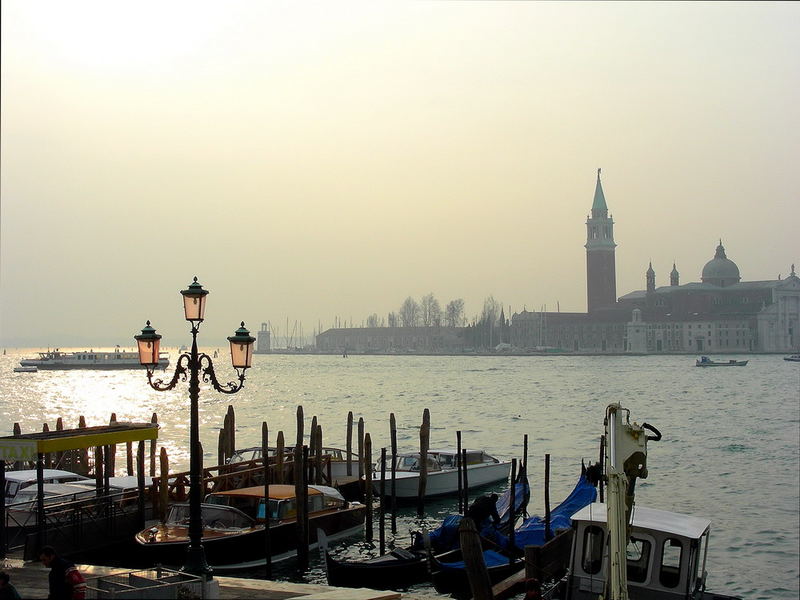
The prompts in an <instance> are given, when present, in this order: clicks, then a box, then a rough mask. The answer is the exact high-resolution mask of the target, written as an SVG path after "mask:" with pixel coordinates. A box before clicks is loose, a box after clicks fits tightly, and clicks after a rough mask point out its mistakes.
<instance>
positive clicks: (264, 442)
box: [261, 421, 272, 579]
mask: <svg viewBox="0 0 800 600" xmlns="http://www.w3.org/2000/svg"><path fill="white" fill-rule="evenodd" d="M261 456H262V457H263V458H264V550H265V552H266V557H267V559H266V564H265V565H264V567H265V573H266V576H267V579H271V578H272V553H271V551H270V539H269V516H270V515H269V513H270V509H269V429H268V428H267V422H266V421H262V423H261Z"/></svg>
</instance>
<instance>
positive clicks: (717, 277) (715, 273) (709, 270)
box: [700, 240, 741, 287]
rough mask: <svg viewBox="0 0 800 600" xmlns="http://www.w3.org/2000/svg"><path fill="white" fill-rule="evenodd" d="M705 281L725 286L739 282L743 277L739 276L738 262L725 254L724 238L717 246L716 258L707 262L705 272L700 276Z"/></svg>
mask: <svg viewBox="0 0 800 600" xmlns="http://www.w3.org/2000/svg"><path fill="white" fill-rule="evenodd" d="M700 280H701V281H702V282H703V283H710V284H712V285H718V286H720V287H725V286H726V285H731V284H734V283H739V281H740V280H741V277H740V276H739V267H737V266H736V263H735V262H733V261H732V260H730V259H729V258H728V257H727V256H725V248H724V246H723V245H722V240H720V242H719V246H717V251H716V253H715V254H714V258H712V259H711V260H710V261H708V262H707V263H706V266H704V267H703V274H702V276H701V278H700Z"/></svg>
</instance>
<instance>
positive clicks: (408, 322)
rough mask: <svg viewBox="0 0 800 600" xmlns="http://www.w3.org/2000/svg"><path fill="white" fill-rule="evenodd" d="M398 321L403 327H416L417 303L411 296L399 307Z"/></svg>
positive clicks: (417, 317)
mask: <svg viewBox="0 0 800 600" xmlns="http://www.w3.org/2000/svg"><path fill="white" fill-rule="evenodd" d="M400 323H401V324H402V325H403V327H416V326H417V325H418V324H419V304H417V301H416V300H414V299H413V298H412V297H411V296H409V297H408V298H406V299H405V300H404V301H403V305H402V306H401V307H400Z"/></svg>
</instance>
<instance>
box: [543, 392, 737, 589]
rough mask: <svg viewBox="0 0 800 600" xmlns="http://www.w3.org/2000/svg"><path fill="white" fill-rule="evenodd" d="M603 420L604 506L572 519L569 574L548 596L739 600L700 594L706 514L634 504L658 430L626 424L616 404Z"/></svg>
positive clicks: (705, 549) (707, 528) (627, 415)
mask: <svg viewBox="0 0 800 600" xmlns="http://www.w3.org/2000/svg"><path fill="white" fill-rule="evenodd" d="M604 423H605V436H606V440H608V442H607V444H606V446H605V457H604V478H605V481H606V483H607V488H606V489H607V497H606V503H599V502H597V503H592V504H590V505H588V506H586V507H585V508H583V509H581V510H580V511H578V512H577V513H575V514H574V515H573V516H572V522H573V528H574V535H573V537H572V553H571V558H570V563H569V570H568V574H567V575H566V576H565V577H564V578H563V579H562V580H560V581H559V582H558V583H556V584H555V586H554V587H552V588H551V590H550V592H552V593H550V592H549V593H548V596H549V597H555V598H564V599H566V600H595V599H596V598H597V597H598V594H602V595H603V596H604V597H606V598H609V599H611V600H617V599H622V598H640V599H648V600H649V599H653V598H658V599H659V600H700V599H705V598H708V599H713V600H738V599H736V598H735V597H734V596H727V595H723V594H718V593H710V592H707V591H706V578H707V572H706V559H707V556H708V547H709V532H710V529H711V522H710V521H709V520H708V519H706V518H703V517H697V516H692V515H685V514H680V513H675V512H669V511H665V510H659V509H654V508H650V507H645V506H641V505H639V504H636V503H635V493H634V492H635V487H636V480H637V478H645V477H647V476H648V472H647V442H648V441H659V440H660V439H661V433H659V432H658V430H657V429H655V428H654V427H653V426H651V425H649V424H647V423H642V425H641V426H640V425H637V424H636V423H635V422H634V423H631V422H630V412H629V411H628V410H627V409H624V408H622V407H621V406H620V405H619V404H610V405H608V407H607V408H606V416H605V420H604ZM646 430H649V431H650V432H653V433H654V434H655V435H653V436H651V435H649V434H648V433H647V431H646Z"/></svg>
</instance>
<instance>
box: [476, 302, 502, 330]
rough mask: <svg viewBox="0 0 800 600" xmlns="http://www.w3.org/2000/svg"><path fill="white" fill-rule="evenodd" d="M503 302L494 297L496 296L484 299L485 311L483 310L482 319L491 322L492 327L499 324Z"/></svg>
mask: <svg viewBox="0 0 800 600" xmlns="http://www.w3.org/2000/svg"><path fill="white" fill-rule="evenodd" d="M502 307H503V306H502V304H500V303H499V302H498V301H497V300H495V299H494V296H489V297H488V298H486V300H484V301H483V312H481V321H484V322H485V323H489V324H490V325H491V326H492V327H494V326H495V325H497V320H498V319H499V318H500V310H501V309H502Z"/></svg>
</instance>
